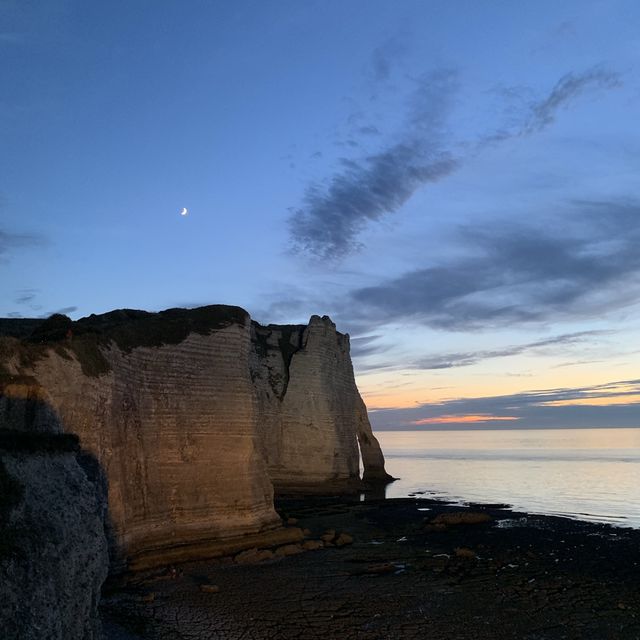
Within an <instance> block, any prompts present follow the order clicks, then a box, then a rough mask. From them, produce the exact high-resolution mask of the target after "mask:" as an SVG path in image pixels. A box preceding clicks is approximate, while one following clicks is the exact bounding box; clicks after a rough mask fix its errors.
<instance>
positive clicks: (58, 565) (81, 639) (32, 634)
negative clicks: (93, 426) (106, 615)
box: [0, 431, 108, 640]
mask: <svg viewBox="0 0 640 640" xmlns="http://www.w3.org/2000/svg"><path fill="white" fill-rule="evenodd" d="M106 506H107V499H106V484H105V482H104V478H101V476H100V474H99V472H98V467H97V465H95V463H93V464H92V462H91V461H90V460H88V459H83V457H82V456H81V455H80V454H79V451H78V442H77V437H75V436H72V435H52V434H26V433H16V432H11V431H0V630H1V631H0V635H1V637H2V638H3V640H45V639H46V640H94V639H96V640H98V639H99V638H100V637H101V635H100V621H99V617H98V608H97V607H98V601H99V598H100V589H101V586H102V583H103V581H104V579H105V578H106V576H107V570H108V554H107V540H106V536H105V528H104V525H105V512H106Z"/></svg>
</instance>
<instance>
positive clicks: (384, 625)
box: [103, 498, 640, 640]
mask: <svg viewBox="0 0 640 640" xmlns="http://www.w3.org/2000/svg"><path fill="white" fill-rule="evenodd" d="M278 507H279V509H280V510H281V511H286V513H287V514H288V515H289V516H291V517H295V518H296V519H297V523H298V524H299V525H300V526H304V527H305V528H308V529H309V530H310V531H311V532H312V535H313V536H315V537H317V536H318V535H321V534H323V532H326V531H333V534H334V536H335V535H336V534H338V535H339V534H340V533H342V532H346V531H348V532H349V535H351V537H352V538H353V544H351V545H345V546H342V547H336V546H328V547H325V548H324V549H320V550H316V551H313V552H312V553H300V554H296V555H293V556H287V557H282V558H273V559H271V560H269V561H266V562H264V563H261V564H257V565H255V564H254V565H239V564H235V563H225V562H222V561H218V562H214V563H212V562H200V563H192V564H187V565H184V566H183V567H182V570H183V575H182V577H181V578H180V579H178V580H164V581H160V582H154V583H153V587H152V588H153V590H154V591H155V593H156V600H155V601H154V603H153V604H152V605H143V604H141V603H140V602H139V598H138V595H137V594H139V593H140V592H144V591H145V589H147V588H148V587H147V585H146V584H145V583H144V582H140V583H139V584H135V585H134V584H131V585H129V587H128V588H127V589H126V590H124V591H122V590H120V591H114V592H112V593H111V594H110V595H109V596H108V597H107V598H106V599H105V602H104V606H103V613H104V616H105V624H106V630H107V636H106V639H107V640H134V639H135V640H139V639H140V638H142V639H143V640H150V639H152V638H153V639H154V640H156V639H160V640H164V639H165V638H166V639H169V638H175V637H185V638H190V639H191V640H205V639H206V640H210V639H212V640H216V639H223V638H224V639H225V640H240V639H241V638H242V639H243V640H294V639H295V640H298V639H299V638H306V639H307V640H326V639H327V638H340V639H343V638H344V639H346V640H383V639H393V640H423V639H424V638H430V639H434V640H451V639H453V638H455V639H456V640H507V639H509V640H514V639H525V640H561V639H576V640H578V639H580V640H602V639H604V638H615V639H617V640H618V639H619V640H626V639H634V638H638V637H640V593H639V592H638V583H639V580H638V578H639V577H640V574H639V563H640V531H636V530H630V529H616V528H613V527H610V526H606V525H598V524H590V523H585V522H578V521H572V520H568V519H563V518H554V517H544V516H532V515H527V514H521V513H512V512H511V511H509V510H506V509H496V508H487V509H480V512H483V513H485V514H486V515H487V516H489V518H490V519H489V520H487V521H485V522H483V523H477V524H473V525H469V526H467V525H458V526H451V527H447V528H446V529H445V530H442V531H430V532H425V531H424V527H423V519H424V511H418V509H419V508H420V509H424V508H429V509H430V510H431V514H432V516H431V517H432V518H437V517H439V516H440V515H441V514H442V516H443V517H444V516H447V515H450V514H454V513H461V512H465V511H470V512H474V513H478V512H479V507H477V506H474V507H473V509H471V510H465V509H464V508H461V507H459V506H451V505H447V504H444V503H439V502H437V501H433V500H426V499H425V500H411V499H396V500H388V501H378V502H363V503H360V502H350V501H348V500H345V499H336V498H324V499H320V498H318V499H315V500H304V501H303V500H298V501H292V500H288V501H278ZM202 580H206V581H208V583H211V584H215V585H218V586H219V587H220V590H219V592H218V593H216V594H215V595H214V596H208V597H205V594H202V593H201V592H200V590H199V584H200V583H201V581H202ZM130 633H131V634H133V635H126V634H130ZM123 634H124V635H123Z"/></svg>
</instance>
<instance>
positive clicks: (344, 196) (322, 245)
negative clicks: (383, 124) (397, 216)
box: [289, 71, 458, 259]
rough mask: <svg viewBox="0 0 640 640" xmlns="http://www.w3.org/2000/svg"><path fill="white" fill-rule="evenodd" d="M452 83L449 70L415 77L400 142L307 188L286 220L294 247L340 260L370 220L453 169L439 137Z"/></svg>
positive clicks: (349, 163)
mask: <svg viewBox="0 0 640 640" xmlns="http://www.w3.org/2000/svg"><path fill="white" fill-rule="evenodd" d="M455 85H456V80H455V74H453V73H452V72H450V71H439V72H436V73H432V74H428V75H425V76H423V77H422V78H420V79H419V81H418V87H417V89H416V90H415V92H414V94H413V97H412V100H411V103H410V105H409V115H408V118H407V126H406V129H405V131H404V132H403V133H402V135H401V137H400V140H399V141H397V142H396V143H394V144H391V145H389V146H387V147H386V148H384V149H383V150H382V151H380V152H379V153H376V154H373V155H370V156H367V157H365V158H363V159H360V160H348V161H347V162H343V163H342V171H341V172H339V173H337V174H335V175H334V176H333V177H332V178H331V179H330V180H329V184H328V185H327V186H320V185H317V184H313V185H311V186H310V187H309V188H308V189H307V191H306V194H305V196H304V201H303V206H302V207H301V208H299V209H296V210H294V213H293V215H292V216H291V217H290V219H289V225H290V234H291V239H292V241H293V245H294V249H295V250H298V251H303V252H306V253H309V254H311V255H314V256H316V257H320V258H325V259H338V258H342V257H344V256H346V255H347V254H349V253H351V252H352V251H354V250H356V249H357V248H358V247H359V246H360V245H359V243H358V242H357V240H356V238H357V236H358V235H359V233H360V232H361V231H362V230H363V229H364V228H365V227H366V225H367V224H368V223H369V222H372V221H377V220H380V219H382V218H383V217H384V216H386V215H387V214H389V213H392V212H394V211H396V210H398V209H399V208H400V207H401V206H402V205H403V204H404V203H405V202H406V201H407V200H408V199H409V198H410V197H411V196H412V195H413V194H414V193H415V191H416V190H417V189H418V188H419V187H421V186H423V185H424V184H427V183H429V182H437V181H438V180H441V179H442V178H443V177H445V176H447V175H449V174H450V173H452V172H453V171H455V170H456V168H457V166H458V162H457V160H456V159H455V158H454V157H453V156H452V155H451V154H450V153H448V152H446V151H443V150H442V148H441V141H440V139H441V137H442V127H443V126H444V122H445V120H446V116H447V114H448V112H449V110H450V108H451V101H452V96H453V93H454V92H455Z"/></svg>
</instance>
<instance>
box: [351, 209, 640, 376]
mask: <svg viewBox="0 0 640 640" xmlns="http://www.w3.org/2000/svg"><path fill="white" fill-rule="evenodd" d="M559 215H562V216H563V222H564V227H565V228H564V229H563V231H562V233H559V232H558V229H557V228H555V227H554V226H553V225H548V224H547V225H546V226H545V227H544V228H536V227H526V226H522V225H511V226H505V225H504V224H502V223H499V222H494V223H493V224H491V225H489V224H485V225H484V226H483V227H481V228H474V229H467V230H466V231H464V232H463V233H461V234H460V236H459V238H458V240H459V243H460V246H461V247H463V248H464V249H465V251H464V254H463V256H462V257H457V258H455V259H452V260H449V261H446V262H442V263H440V264H436V265H433V266H428V267H425V268H421V269H416V270H413V271H409V272H407V273H405V274H403V275H400V276H399V277H397V278H394V279H391V280H389V281H386V282H382V283H381V284H379V285H375V286H370V287H364V288H360V289H357V290H355V291H353V292H352V294H351V303H350V305H348V306H349V313H350V315H351V316H352V317H353V319H354V320H355V321H357V320H358V319H360V320H364V319H367V320H368V323H369V325H368V326H369V327H371V328H373V327H376V326H379V325H380V324H384V323H387V322H391V321H398V320H403V321H412V322H415V323H420V324H424V325H428V326H431V327H436V328H447V329H453V330H462V329H470V328H483V327H487V326H500V325H504V324H506V323H513V322H517V323H523V322H539V321H546V320H549V319H556V320H557V319H562V318H563V317H564V318H568V317H587V316H590V315H593V314H596V313H599V314H603V313H606V312H609V311H611V310H612V309H618V308H621V307H624V306H629V305H633V304H635V303H637V302H640V251H638V246H639V245H640V203H637V202H622V203H620V202H610V203H603V202H596V203H586V202H581V203H575V204H574V205H573V206H572V207H571V208H570V213H567V214H559ZM571 222H572V223H573V226H571V224H570V223H571ZM458 355H459V356H460V357H459V358H458V359H459V360H461V361H463V362H464V360H465V356H468V357H467V360H470V361H473V359H474V357H475V356H474V354H458ZM480 355H482V354H480ZM485 355H486V356H490V357H495V356H491V353H488V354H485ZM497 355H500V354H497ZM426 364H429V363H428V362H427V363H426ZM436 364H438V363H437V362H436V361H434V362H432V363H431V365H432V366H433V365H436ZM441 365H443V366H444V365H446V362H442V363H441Z"/></svg>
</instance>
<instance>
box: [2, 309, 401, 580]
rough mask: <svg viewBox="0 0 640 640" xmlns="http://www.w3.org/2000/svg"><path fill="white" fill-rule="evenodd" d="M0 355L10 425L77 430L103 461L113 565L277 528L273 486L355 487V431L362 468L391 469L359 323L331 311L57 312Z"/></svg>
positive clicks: (224, 545)
mask: <svg viewBox="0 0 640 640" xmlns="http://www.w3.org/2000/svg"><path fill="white" fill-rule="evenodd" d="M0 364H2V369H3V373H2V374H0V383H1V384H0V391H1V392H0V416H3V422H4V424H3V425H2V426H3V427H4V428H7V427H9V428H12V429H23V430H31V431H41V430H43V429H47V428H48V429H57V428H61V429H63V430H64V431H66V432H71V433H74V434H77V435H78V436H79V437H80V440H81V443H82V446H83V448H84V449H86V450H87V451H88V452H90V453H91V454H92V455H93V456H95V458H96V459H97V460H98V461H99V464H100V465H101V467H102V468H103V470H104V472H105V474H106V476H107V478H108V482H109V515H110V521H111V526H112V530H111V531H112V540H111V542H112V554H113V558H114V563H115V566H116V567H124V566H125V565H128V566H132V567H134V568H135V567H142V566H148V565H152V564H156V563H158V562H164V563H166V562H168V561H175V560H182V559H187V558H189V557H197V556H200V555H215V554H216V553H218V552H224V551H226V550H229V549H231V548H242V546H250V545H251V544H252V538H251V537H252V536H256V535H262V536H264V535H272V536H276V537H277V536H278V535H281V534H279V533H277V532H276V528H277V527H278V526H279V524H280V521H279V518H278V516H277V514H276V513H275V511H274V508H273V487H274V485H275V487H276V489H277V490H288V489H292V488H293V489H302V490H305V491H312V490H327V489H334V488H338V489H340V490H343V489H346V488H353V487H354V486H355V483H356V482H357V480H358V476H359V464H358V463H359V456H358V439H359V441H360V448H361V450H362V454H363V460H364V471H365V473H364V475H365V479H366V478H376V477H379V478H385V477H388V476H386V474H385V473H384V463H383V459H382V454H381V452H380V449H379V446H378V444H377V441H376V440H375V438H374V437H373V435H372V434H371V429H370V426H369V423H368V420H367V417H366V410H365V408H364V404H363V403H362V400H361V398H360V396H359V394H358V391H357V388H356V386H355V381H354V378H353V370H352V367H351V361H350V358H349V340H348V336H344V335H341V334H339V333H337V332H336V330H335V326H334V325H333V324H332V323H331V321H330V320H329V319H328V318H326V317H325V318H322V319H321V318H319V317H317V316H314V317H313V318H312V319H311V322H310V323H309V325H308V326H273V325H269V326H268V327H261V326H260V325H258V324H256V323H252V322H251V320H250V318H249V316H248V314H247V313H246V312H245V311H243V310H242V309H239V308H238V307H225V306H211V307H203V308H200V309H193V310H190V311H186V310H180V309H171V310H168V311H165V312H161V313H157V314H152V313H146V312H140V311H129V310H125V311H117V312H111V313H108V314H104V315H101V316H90V317H89V318H85V319H82V320H79V321H77V322H73V323H72V322H71V321H70V320H68V319H66V318H64V317H60V316H58V317H52V318H51V319H49V320H48V321H46V322H45V323H43V324H42V325H40V326H37V327H36V328H35V329H33V330H32V332H31V334H30V337H29V338H24V337H22V338H21V339H18V338H11V337H5V338H1V339H0ZM52 416H54V417H55V418H56V420H57V422H56V420H53V419H52ZM54 424H58V425H61V427H52V426H51V425H54ZM47 425H49V426H48V427H47ZM269 532H271V533H269Z"/></svg>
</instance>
